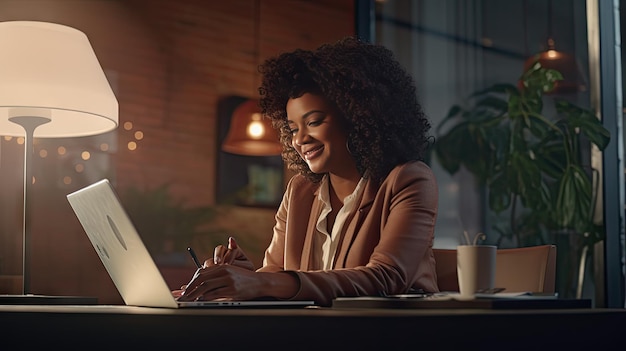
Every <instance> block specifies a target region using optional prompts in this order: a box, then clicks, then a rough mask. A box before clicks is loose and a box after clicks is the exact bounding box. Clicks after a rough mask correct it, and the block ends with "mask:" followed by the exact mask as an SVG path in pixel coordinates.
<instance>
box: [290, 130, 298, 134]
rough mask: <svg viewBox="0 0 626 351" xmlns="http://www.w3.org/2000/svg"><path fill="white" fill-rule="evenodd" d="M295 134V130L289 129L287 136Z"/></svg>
mask: <svg viewBox="0 0 626 351" xmlns="http://www.w3.org/2000/svg"><path fill="white" fill-rule="evenodd" d="M296 133H298V130H297V129H289V134H291V135H296Z"/></svg>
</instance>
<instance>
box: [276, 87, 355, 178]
mask: <svg viewBox="0 0 626 351" xmlns="http://www.w3.org/2000/svg"><path fill="white" fill-rule="evenodd" d="M287 122H288V124H289V128H290V129H291V145H292V146H293V148H294V149H295V150H296V151H297V152H298V154H299V155H300V157H302V159H303V160H304V161H305V162H306V163H307V164H308V165H309V168H310V169H311V171H312V172H314V173H326V172H328V173H333V174H337V175H341V174H342V173H345V172H349V173H347V174H353V173H354V171H355V169H356V166H355V163H354V159H353V158H352V156H351V155H350V153H349V152H348V149H347V147H346V140H347V135H346V132H345V130H344V128H343V126H342V120H341V118H340V116H339V112H338V111H337V110H336V109H335V108H334V107H333V106H332V105H331V104H330V103H329V102H328V101H327V100H326V99H325V98H323V97H321V96H319V95H314V94H309V93H306V94H304V95H302V96H301V97H298V98H295V99H290V100H289V101H288V102H287Z"/></svg>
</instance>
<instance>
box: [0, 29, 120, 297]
mask: <svg viewBox="0 0 626 351" xmlns="http://www.w3.org/2000/svg"><path fill="white" fill-rule="evenodd" d="M0 48H2V54H1V55H0V135H7V136H17V137H23V138H24V209H23V215H24V216H23V251H24V252H23V256H22V258H23V264H24V266H23V283H24V289H23V290H24V294H29V293H30V291H29V290H30V281H29V275H30V266H29V264H30V249H31V248H30V246H31V243H30V212H31V211H30V210H29V206H31V204H30V203H31V200H30V196H31V195H30V192H29V185H30V183H31V182H32V181H31V180H32V179H34V177H33V176H32V170H31V168H32V167H31V163H32V155H33V149H34V138H66V137H78V136H88V135H95V134H101V133H105V132H109V131H111V130H113V129H115V128H116V127H117V125H118V103H117V99H116V98H115V95H114V94H113V91H112V89H111V87H110V85H109V83H108V81H107V78H106V76H105V75H104V71H103V70H102V67H101V66H100V63H99V62H98V59H97V57H96V55H95V53H94V51H93V49H92V47H91V44H90V43H89V40H88V39H87V36H86V35H85V34H84V33H83V32H81V31H79V30H77V29H74V28H71V27H68V26H64V25H60V24H55V23H46V22H36V21H7V22H0ZM57 152H58V153H59V155H63V154H64V153H65V148H63V147H59V148H58V150H57ZM63 182H64V183H65V184H70V183H71V178H69V177H66V178H65V179H64V180H63Z"/></svg>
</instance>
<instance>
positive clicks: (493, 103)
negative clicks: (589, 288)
mask: <svg viewBox="0 0 626 351" xmlns="http://www.w3.org/2000/svg"><path fill="white" fill-rule="evenodd" d="M562 79H563V77H562V75H561V74H560V73H559V72H558V71H556V70H553V69H547V68H544V67H542V66H541V65H540V64H539V63H538V62H536V63H535V64H533V65H532V66H531V67H530V68H529V69H528V70H526V71H525V72H523V74H522V76H521V77H520V79H519V81H518V84H517V85H514V84H495V85H493V86H491V87H489V88H487V89H485V90H481V91H478V92H476V93H474V94H472V95H471V96H470V101H469V104H468V105H465V106H461V105H454V106H452V108H451V109H450V110H449V112H448V115H447V116H446V117H445V118H444V120H443V121H442V122H441V124H440V125H438V126H437V129H436V143H435V145H434V152H435V155H436V157H437V158H438V160H439V161H440V163H441V165H442V167H443V168H444V169H445V170H446V171H447V172H449V173H450V174H455V173H456V172H457V171H458V170H459V169H460V168H461V167H462V166H463V167H465V168H466V169H467V170H468V171H469V172H470V173H472V174H473V175H474V176H475V179H476V181H477V182H478V185H479V186H483V187H484V188H485V189H486V190H487V198H488V201H487V202H488V206H489V209H491V210H492V211H493V213H494V214H496V216H499V217H503V216H505V215H506V217H507V218H508V220H507V221H505V222H504V223H505V225H502V224H501V223H500V224H497V225H496V226H494V228H492V229H493V230H494V231H495V232H497V233H498V234H499V235H500V237H499V238H500V239H499V240H498V244H499V243H500V240H501V239H503V238H509V239H511V240H512V241H513V242H515V243H516V245H517V246H530V245H537V244H543V243H547V242H553V241H554V240H555V236H556V235H557V233H574V234H573V235H574V238H575V239H574V241H575V242H576V244H575V246H576V247H575V248H574V251H575V253H574V255H577V254H579V252H580V250H581V249H582V247H584V246H585V245H591V244H593V243H595V242H597V241H599V240H602V238H603V236H604V232H603V226H602V225H598V224H596V223H595V221H594V218H593V214H594V210H595V208H594V205H595V203H596V201H595V197H596V196H597V193H598V180H597V170H594V169H593V168H592V167H591V166H590V165H589V162H588V159H589V157H586V154H585V152H583V151H584V150H588V149H589V147H587V146H589V145H590V144H593V145H595V146H596V147H598V148H599V149H600V150H604V148H605V147H606V146H607V144H608V142H609V139H610V133H609V131H608V130H606V129H605V128H604V127H603V126H602V123H601V122H600V121H599V120H598V118H597V117H596V115H595V113H594V112H593V111H591V110H589V109H586V108H582V107H579V106H577V105H575V104H573V103H571V102H569V101H567V100H565V99H559V98H557V97H552V98H550V95H549V93H550V91H552V89H554V86H555V83H556V82H557V81H559V80H562ZM550 103H551V104H550ZM548 110H551V113H548V112H547V111H548ZM559 253H560V255H559V257H564V256H566V255H565V250H562V249H561V250H560V252H559ZM570 276H571V274H570ZM558 279H559V278H557V280H558ZM570 280H571V279H568V280H567V281H570ZM566 284H567V283H566Z"/></svg>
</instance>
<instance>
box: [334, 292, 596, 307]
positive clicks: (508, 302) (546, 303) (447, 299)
mask: <svg viewBox="0 0 626 351" xmlns="http://www.w3.org/2000/svg"><path fill="white" fill-rule="evenodd" d="M332 307H333V308H415V309H447V308H458V309H465V308H469V309H554V308H556V309H561V308H590V307H592V306H591V300H590V299H560V298H558V297H557V296H556V295H533V294H530V293H498V294H476V295H474V296H473V297H470V298H467V297H464V296H463V297H462V296H461V295H460V294H459V293H435V294H421V295H412V294H408V295H392V296H384V297H380V296H360V297H339V298H336V299H334V300H333V305H332Z"/></svg>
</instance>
